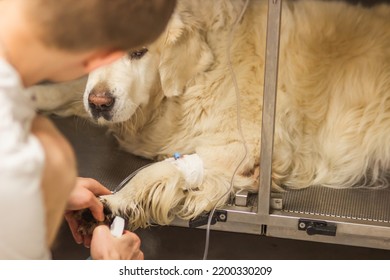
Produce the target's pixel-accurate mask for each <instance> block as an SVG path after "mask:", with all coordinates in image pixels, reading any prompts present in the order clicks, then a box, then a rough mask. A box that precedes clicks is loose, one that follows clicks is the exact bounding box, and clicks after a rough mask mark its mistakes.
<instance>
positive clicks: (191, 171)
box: [165, 154, 204, 189]
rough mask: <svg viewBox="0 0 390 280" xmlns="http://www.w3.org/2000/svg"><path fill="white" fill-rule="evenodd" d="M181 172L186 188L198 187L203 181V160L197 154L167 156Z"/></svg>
mask: <svg viewBox="0 0 390 280" xmlns="http://www.w3.org/2000/svg"><path fill="white" fill-rule="evenodd" d="M165 161H169V162H170V163H172V164H173V165H175V166H176V167H177V168H178V169H179V170H180V171H181V173H182V174H183V176H184V179H185V181H186V183H187V184H186V187H185V188H186V189H195V188H198V187H199V186H200V185H201V184H202V182H203V173H204V168H203V161H202V159H201V158H200V157H199V156H198V155H197V154H192V155H183V156H181V157H180V158H178V159H175V158H167V159H166V160H165Z"/></svg>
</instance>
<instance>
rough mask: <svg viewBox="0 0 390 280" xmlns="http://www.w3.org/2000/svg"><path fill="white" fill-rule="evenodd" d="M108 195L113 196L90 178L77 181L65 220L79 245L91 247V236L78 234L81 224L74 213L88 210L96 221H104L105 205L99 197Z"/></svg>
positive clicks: (67, 207) (69, 200) (70, 197)
mask: <svg viewBox="0 0 390 280" xmlns="http://www.w3.org/2000/svg"><path fill="white" fill-rule="evenodd" d="M107 194H111V191H110V190H108V189H107V188H105V187H104V186H103V185H101V184H100V183H99V182H98V181H96V180H94V179H90V178H78V179H77V182H76V186H75V188H74V189H73V191H72V193H71V194H70V196H69V199H68V203H67V206H66V212H65V219H66V221H67V222H68V225H69V227H70V230H71V232H72V235H73V238H74V239H75V241H76V242H77V243H78V244H81V243H84V246H86V247H89V246H90V244H91V236H83V235H81V234H80V233H79V232H78V227H79V224H78V222H77V220H76V219H75V218H74V215H73V213H74V211H77V210H82V209H86V208H88V209H90V210H91V212H92V215H93V217H94V218H95V219H96V220H98V221H101V222H102V221H104V213H103V204H102V203H101V202H100V200H99V199H98V198H97V196H100V195H107Z"/></svg>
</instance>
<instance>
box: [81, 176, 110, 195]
mask: <svg viewBox="0 0 390 280" xmlns="http://www.w3.org/2000/svg"><path fill="white" fill-rule="evenodd" d="M79 182H80V184H81V185H82V186H83V187H85V188H86V189H88V190H90V191H91V192H93V193H94V194H95V195H96V196H99V195H108V194H112V192H111V191H110V190H109V189H107V188H106V187H104V186H103V185H102V184H100V183H99V182H98V181H96V180H94V179H92V178H79Z"/></svg>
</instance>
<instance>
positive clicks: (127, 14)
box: [24, 0, 175, 51]
mask: <svg viewBox="0 0 390 280" xmlns="http://www.w3.org/2000/svg"><path fill="white" fill-rule="evenodd" d="M24 1H26V3H28V15H29V16H30V17H31V22H35V23H37V25H38V28H40V29H41V38H42V40H43V42H44V43H46V44H47V45H49V46H53V47H58V48H60V49H66V50H69V51H72V50H74V51H84V50H88V49H92V48H96V47H100V48H107V49H120V50H126V49H131V48H137V47H141V46H142V45H143V44H146V43H150V42H151V41H153V40H155V39H156V38H157V37H158V35H159V34H160V33H161V32H162V31H163V30H164V28H165V26H166V24H167V22H168V19H169V18H170V16H171V14H172V11H173V9H174V6H175V0H80V1H74V0H61V1H58V0H24Z"/></svg>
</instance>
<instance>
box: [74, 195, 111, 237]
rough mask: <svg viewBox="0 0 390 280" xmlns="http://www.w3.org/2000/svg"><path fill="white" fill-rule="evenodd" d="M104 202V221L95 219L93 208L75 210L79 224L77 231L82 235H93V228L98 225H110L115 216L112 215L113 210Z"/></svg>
mask: <svg viewBox="0 0 390 280" xmlns="http://www.w3.org/2000/svg"><path fill="white" fill-rule="evenodd" d="M102 202H103V205H104V210H103V211H104V221H102V222H100V221H97V220H96V219H95V217H94V216H93V215H92V212H91V210H89V209H88V208H87V209H82V210H79V211H75V212H74V213H73V218H74V219H75V220H76V222H77V224H78V229H77V231H78V232H79V233H80V234H82V235H92V232H93V230H94V229H95V228H96V227H97V226H98V225H107V226H109V225H110V224H111V223H112V221H113V219H114V216H113V215H112V212H111V210H110V209H109V208H108V207H107V206H106V204H105V203H104V201H102Z"/></svg>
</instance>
